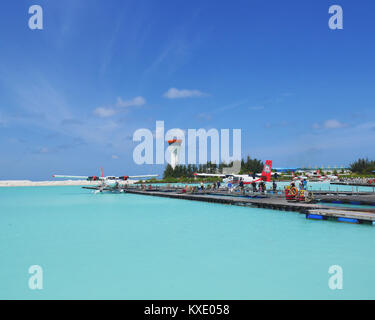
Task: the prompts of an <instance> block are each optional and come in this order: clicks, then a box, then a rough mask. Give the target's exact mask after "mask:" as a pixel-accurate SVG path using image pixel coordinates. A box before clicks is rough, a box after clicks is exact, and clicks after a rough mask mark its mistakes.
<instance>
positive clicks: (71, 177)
mask: <svg viewBox="0 0 375 320" xmlns="http://www.w3.org/2000/svg"><path fill="white" fill-rule="evenodd" d="M52 177H53V178H62V179H78V180H89V179H93V180H100V179H103V178H102V177H95V176H93V177H89V176H67V175H58V174H54V175H53V176H52Z"/></svg>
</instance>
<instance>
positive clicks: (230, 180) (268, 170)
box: [194, 160, 277, 187]
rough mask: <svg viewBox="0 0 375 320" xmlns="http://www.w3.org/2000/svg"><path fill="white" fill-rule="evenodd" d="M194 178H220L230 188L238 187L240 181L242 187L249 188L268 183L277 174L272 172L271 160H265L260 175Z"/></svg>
mask: <svg viewBox="0 0 375 320" xmlns="http://www.w3.org/2000/svg"><path fill="white" fill-rule="evenodd" d="M194 175H195V176H196V177H218V178H222V179H223V182H224V184H227V185H228V186H229V184H231V185H232V187H237V186H239V184H240V182H241V181H242V183H243V185H244V186H249V185H252V184H254V183H260V182H270V181H271V177H272V176H274V175H277V172H272V160H267V161H266V163H265V165H264V167H263V171H262V173H256V174H226V175H225V174H212V173H194Z"/></svg>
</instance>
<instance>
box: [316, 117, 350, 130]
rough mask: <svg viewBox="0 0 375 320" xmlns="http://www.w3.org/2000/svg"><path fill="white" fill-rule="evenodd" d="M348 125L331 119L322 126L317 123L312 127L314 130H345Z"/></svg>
mask: <svg viewBox="0 0 375 320" xmlns="http://www.w3.org/2000/svg"><path fill="white" fill-rule="evenodd" d="M347 126H348V125H347V124H346V123H343V122H341V121H339V120H336V119H330V120H326V121H324V122H323V123H322V124H320V123H317V122H315V123H314V124H313V125H312V128H313V129H316V130H317V129H340V128H345V127H347Z"/></svg>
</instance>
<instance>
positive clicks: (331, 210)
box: [125, 188, 375, 224]
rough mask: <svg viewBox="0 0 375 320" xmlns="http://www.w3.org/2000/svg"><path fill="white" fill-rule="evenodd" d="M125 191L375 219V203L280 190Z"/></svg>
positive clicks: (342, 218)
mask: <svg viewBox="0 0 375 320" xmlns="http://www.w3.org/2000/svg"><path fill="white" fill-rule="evenodd" d="M125 192H126V193H131V194H139V195H146V196H154V197H165V198H172V199H181V200H191V201H203V202H211V203H221V204H226V205H236V206H247V207H256V208H265V209H273V210H281V211H295V212H299V213H302V214H305V215H306V218H309V219H319V220H336V221H339V222H350V223H366V224H372V223H373V221H375V207H374V208H373V209H365V208H360V207H358V208H351V207H342V208H341V207H340V208H335V207H332V206H327V205H323V204H317V203H306V202H293V201H287V200H286V199H285V197H284V196H282V195H281V194H274V195H272V194H263V195H261V194H259V195H253V196H248V195H247V196H244V195H242V194H240V193H236V194H233V193H229V192H213V191H209V190H207V191H204V190H203V191H199V192H195V193H189V192H182V191H180V190H173V189H172V190H163V191H161V190H158V189H148V190H147V189H145V190H142V189H138V188H126V189H125Z"/></svg>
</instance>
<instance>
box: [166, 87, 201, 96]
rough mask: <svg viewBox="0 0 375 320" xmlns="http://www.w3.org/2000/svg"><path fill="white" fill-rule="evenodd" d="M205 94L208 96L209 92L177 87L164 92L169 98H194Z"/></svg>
mask: <svg viewBox="0 0 375 320" xmlns="http://www.w3.org/2000/svg"><path fill="white" fill-rule="evenodd" d="M204 96H207V94H206V93H203V92H201V91H199V90H186V89H182V90H179V89H176V88H170V89H169V90H168V91H167V92H166V93H164V97H165V98H168V99H180V98H193V97H204Z"/></svg>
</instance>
